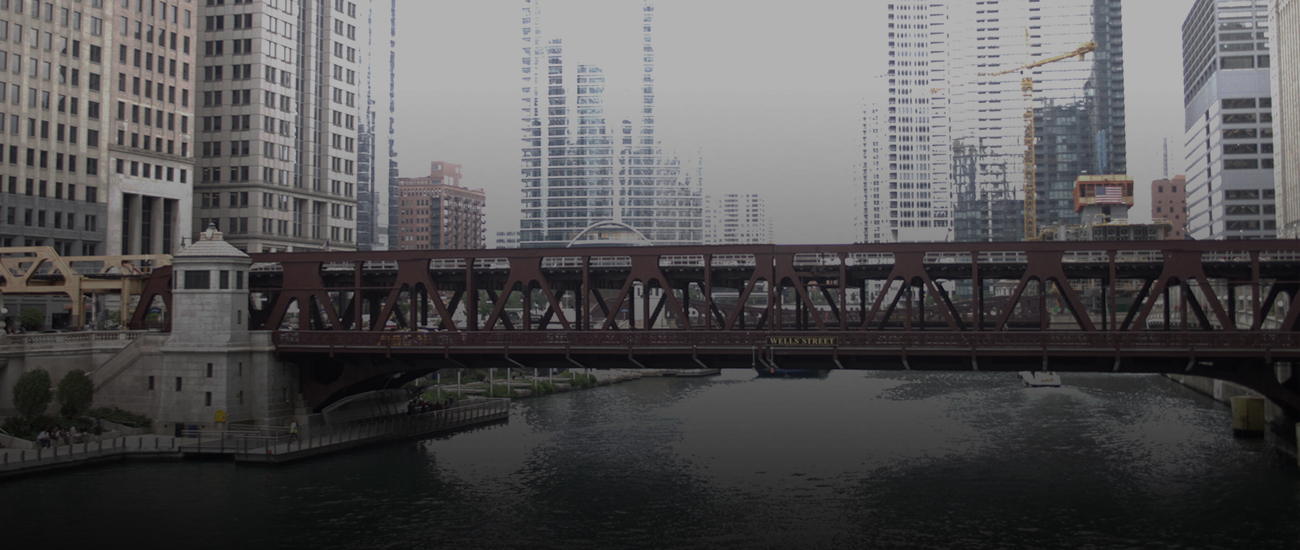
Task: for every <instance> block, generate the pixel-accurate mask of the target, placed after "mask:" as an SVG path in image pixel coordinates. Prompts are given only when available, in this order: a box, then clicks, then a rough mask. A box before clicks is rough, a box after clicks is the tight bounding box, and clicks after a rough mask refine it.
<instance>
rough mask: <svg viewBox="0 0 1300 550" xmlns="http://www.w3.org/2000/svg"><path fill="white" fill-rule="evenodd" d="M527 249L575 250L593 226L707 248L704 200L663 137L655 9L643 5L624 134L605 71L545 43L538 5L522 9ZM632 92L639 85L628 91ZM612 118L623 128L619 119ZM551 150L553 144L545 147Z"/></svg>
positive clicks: (523, 235) (554, 42) (528, 0)
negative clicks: (657, 115)
mask: <svg viewBox="0 0 1300 550" xmlns="http://www.w3.org/2000/svg"><path fill="white" fill-rule="evenodd" d="M523 16H524V17H523V38H524V40H523V41H524V44H525V45H524V47H523V53H524V58H523V74H524V76H523V81H524V86H523V92H524V97H523V101H524V106H523V108H522V110H523V112H524V117H523V119H522V120H523V123H524V125H523V160H522V167H521V175H522V183H523V193H524V198H523V212H522V213H523V215H522V218H521V220H520V230H519V243H520V246H521V247H524V248H536V247H562V246H567V245H568V244H570V242H571V241H572V240H573V239H575V238H577V237H578V236H579V235H581V234H582V233H583V231H585V230H587V229H588V228H591V227H594V226H596V225H597V224H601V223H605V222H614V223H617V224H621V225H623V226H625V227H628V228H631V229H632V230H633V231H635V232H636V233H638V234H639V235H641V236H643V237H645V238H647V239H649V240H650V241H653V242H654V243H656V244H663V245H674V244H699V243H700V242H701V241H702V239H703V226H704V223H703V220H702V218H701V215H702V210H703V204H702V198H703V194H702V192H701V185H700V181H699V175H698V174H697V175H696V176H695V177H692V176H691V175H690V174H689V173H688V171H687V170H685V169H684V167H683V165H682V163H681V162H680V161H679V160H678V159H677V158H676V157H672V156H670V155H668V154H665V152H664V150H663V148H662V145H661V144H660V142H659V141H658V140H657V139H656V138H655V120H654V97H655V96H654V68H655V65H654V44H653V41H652V36H653V35H652V32H651V31H652V28H653V22H654V5H653V3H652V2H650V1H648V0H647V1H646V2H645V3H644V4H643V5H642V10H641V12H640V21H628V25H629V27H631V25H632V24H633V23H638V22H639V23H640V26H641V28H642V32H643V34H644V36H643V41H642V42H641V46H640V47H641V55H642V60H643V67H642V71H641V72H640V73H639V74H641V75H642V76H641V82H639V83H636V84H637V87H636V88H637V89H638V90H639V91H640V96H641V97H640V101H639V102H638V104H639V105H640V110H641V112H640V113H636V114H632V113H627V114H626V115H627V117H626V118H622V119H621V120H622V122H621V125H620V126H618V128H619V130H618V131H619V132H620V135H619V136H615V135H614V130H613V128H615V126H614V125H612V124H609V123H608V122H607V117H609V116H617V113H608V112H606V104H605V95H606V87H607V86H608V85H609V83H608V82H606V76H605V73H604V71H603V70H602V69H601V68H600V67H598V66H595V65H591V64H579V63H574V62H573V61H572V60H571V59H570V57H571V56H568V55H566V54H565V52H564V43H563V40H562V39H559V38H553V39H548V38H545V33H544V28H543V26H542V14H541V9H540V7H539V2H538V0H524V8H523ZM629 84H631V83H629ZM611 120H619V118H614V119H611ZM543 142H545V143H543Z"/></svg>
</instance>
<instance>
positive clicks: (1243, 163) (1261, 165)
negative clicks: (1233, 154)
mask: <svg viewBox="0 0 1300 550" xmlns="http://www.w3.org/2000/svg"><path fill="white" fill-rule="evenodd" d="M1223 169H1224V170H1260V169H1265V170H1272V169H1273V159H1271V158H1269V159H1225V160H1224V161H1223Z"/></svg>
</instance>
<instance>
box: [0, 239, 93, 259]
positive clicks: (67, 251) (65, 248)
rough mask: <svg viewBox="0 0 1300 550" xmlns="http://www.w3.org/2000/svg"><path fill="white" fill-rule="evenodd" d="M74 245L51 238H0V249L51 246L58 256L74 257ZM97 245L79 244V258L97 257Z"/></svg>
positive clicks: (71, 242)
mask: <svg viewBox="0 0 1300 550" xmlns="http://www.w3.org/2000/svg"><path fill="white" fill-rule="evenodd" d="M75 245H76V243H75V242H73V241H61V240H58V239H52V238H30V237H29V238H23V239H21V240H20V238H17V237H0V247H3V248H9V247H11V246H52V247H54V252H55V253H56V254H58V255H60V256H64V257H68V256H75V255H77V254H74V253H73V252H74V250H75V248H73V247H74V246H75ZM97 250H99V243H81V254H80V255H81V256H98V255H99V252H97Z"/></svg>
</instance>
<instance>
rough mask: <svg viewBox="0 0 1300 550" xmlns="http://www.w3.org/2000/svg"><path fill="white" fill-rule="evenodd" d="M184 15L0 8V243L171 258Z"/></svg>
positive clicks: (182, 105) (182, 175)
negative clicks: (1, 139) (1, 142)
mask: <svg viewBox="0 0 1300 550" xmlns="http://www.w3.org/2000/svg"><path fill="white" fill-rule="evenodd" d="M187 8H191V6H189V5H183V4H181V3H179V2H153V3H146V4H139V3H132V4H130V5H128V6H125V7H124V6H122V5H121V4H120V3H118V2H101V1H95V2H82V1H79V0H53V1H47V2H20V1H12V2H0V75H2V76H0V79H2V80H0V113H3V115H2V118H3V120H0V135H3V136H5V138H6V139H5V140H4V145H5V147H2V148H0V149H3V150H2V151H0V154H3V155H4V158H2V159H0V186H3V193H0V199H2V206H0V246H51V247H53V248H54V249H55V250H56V251H57V252H58V253H60V254H63V255H99V254H123V253H125V254H161V253H171V252H175V251H176V250H179V248H180V246H181V240H182V238H183V237H184V236H186V235H189V225H190V221H189V220H190V200H191V196H192V193H191V191H192V189H191V183H192V181H191V180H192V176H193V174H194V161H193V159H192V158H193V155H192V152H191V149H190V147H191V133H192V131H193V128H192V127H191V124H192V123H193V122H194V120H193V114H194V107H193V105H192V104H191V100H192V97H193V95H194V84H193V82H194V79H195V78H196V77H197V75H196V74H194V73H193V72H192V69H193V63H194V53H193V51H192V48H193V47H194V32H195V30H194V25H195V19H194V12H193V10H192V9H187Z"/></svg>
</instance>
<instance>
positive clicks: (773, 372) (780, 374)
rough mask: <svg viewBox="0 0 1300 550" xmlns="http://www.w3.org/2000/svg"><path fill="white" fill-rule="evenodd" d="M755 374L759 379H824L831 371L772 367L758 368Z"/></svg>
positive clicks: (755, 368) (755, 369)
mask: <svg viewBox="0 0 1300 550" xmlns="http://www.w3.org/2000/svg"><path fill="white" fill-rule="evenodd" d="M754 372H757V373H758V377H759V378H823V377H825V376H826V375H827V374H828V373H829V372H830V371H827V370H823V369H781V368H776V367H772V366H761V365H760V366H756V367H754Z"/></svg>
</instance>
